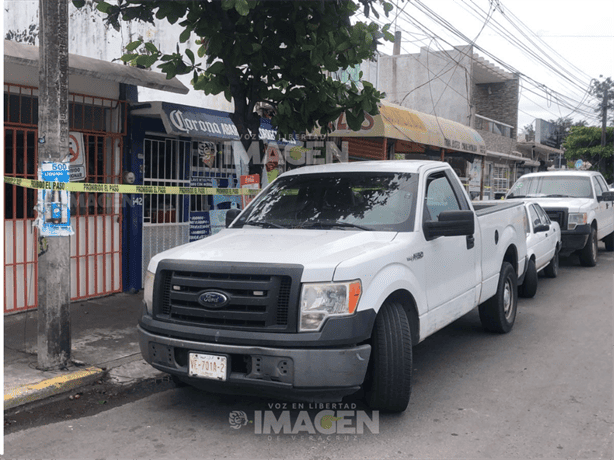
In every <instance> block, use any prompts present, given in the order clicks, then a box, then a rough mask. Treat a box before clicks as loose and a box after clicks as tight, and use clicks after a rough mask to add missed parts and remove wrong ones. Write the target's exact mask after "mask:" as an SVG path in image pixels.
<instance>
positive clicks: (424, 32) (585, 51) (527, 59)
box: [370, 0, 614, 131]
mask: <svg viewBox="0 0 614 460" xmlns="http://www.w3.org/2000/svg"><path fill="white" fill-rule="evenodd" d="M391 1H392V2H393V3H395V4H397V5H398V9H397V8H395V9H394V10H393V11H392V13H391V15H390V18H389V19H388V20H387V21H385V17H383V16H380V19H379V22H384V21H385V22H391V21H392V22H393V24H395V25H396V29H399V30H401V31H402V37H403V42H402V50H401V54H407V53H417V52H419V50H420V48H421V47H424V46H429V47H430V48H431V49H434V50H441V49H450V48H451V47H452V46H459V45H466V44H467V43H469V42H471V41H474V43H475V45H476V47H479V48H480V49H476V52H477V53H478V55H480V56H481V57H483V58H485V59H487V60H489V61H490V62H491V63H494V64H496V65H498V66H499V67H501V68H503V69H505V70H507V71H512V72H518V73H520V74H521V89H520V105H519V115H518V126H519V131H521V130H522V128H523V127H524V126H526V125H528V124H532V123H533V121H534V119H536V118H541V119H543V120H550V119H557V118H559V117H571V118H573V119H574V120H575V121H579V120H586V121H587V122H588V124H589V125H591V126H601V122H600V120H599V119H598V117H597V114H595V113H594V111H593V107H594V106H595V104H596V102H595V99H594V98H592V96H589V95H588V94H587V90H588V88H589V86H590V82H591V79H593V78H595V79H600V80H602V79H605V78H606V77H612V78H614V1H612V0H581V1H578V0H573V1H572V0H406V1H404V0H391ZM427 8H428V9H430V10H431V11H432V12H428V11H427V12H425V10H426V9H427ZM435 15H438V16H439V17H440V18H442V20H443V21H447V22H448V23H450V24H451V25H452V26H453V27H454V28H456V29H458V30H459V32H460V33H461V34H463V35H464V36H465V37H466V39H463V38H460V37H459V36H457V35H455V34H453V33H452V32H450V31H448V30H447V29H446V27H445V26H444V25H442V24H441V22H439V23H438V22H436V21H435V20H434V19H433V17H434V16H435ZM370 19H373V17H372V16H371V17H370ZM486 19H488V20H486ZM395 25H393V27H392V28H391V31H392V32H394V30H395ZM482 50H483V51H482ZM380 51H382V52H384V53H386V54H392V44H386V46H385V47H381V48H380ZM600 75H603V78H600ZM586 103H589V104H591V105H586Z"/></svg>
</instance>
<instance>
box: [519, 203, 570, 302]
mask: <svg viewBox="0 0 614 460" xmlns="http://www.w3.org/2000/svg"><path fill="white" fill-rule="evenodd" d="M525 211H526V212H527V260H528V265H527V269H526V273H525V277H524V282H523V283H522V284H521V285H520V286H519V288H518V292H519V294H520V295H521V296H522V297H533V296H534V295H535V293H536V292H537V280H538V276H537V274H538V273H539V272H541V271H542V270H543V272H544V274H545V275H546V276H547V277H548V278H556V277H557V275H558V274H559V251H560V250H561V227H560V226H559V223H558V222H553V221H551V220H550V217H548V214H546V211H544V209H543V208H542V207H541V206H540V205H539V203H531V202H527V203H525Z"/></svg>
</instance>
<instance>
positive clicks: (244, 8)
mask: <svg viewBox="0 0 614 460" xmlns="http://www.w3.org/2000/svg"><path fill="white" fill-rule="evenodd" d="M235 9H236V10H237V13H239V14H240V15H241V16H247V15H248V14H249V5H248V3H247V0H236V2H235Z"/></svg>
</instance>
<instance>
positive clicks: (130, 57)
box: [120, 54, 139, 62]
mask: <svg viewBox="0 0 614 460" xmlns="http://www.w3.org/2000/svg"><path fill="white" fill-rule="evenodd" d="M138 56H139V55H138V54H124V55H123V56H122V57H121V58H120V59H121V60H122V61H124V62H130V61H132V60H133V59H135V58H137V57H138Z"/></svg>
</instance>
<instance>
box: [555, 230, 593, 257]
mask: <svg viewBox="0 0 614 460" xmlns="http://www.w3.org/2000/svg"><path fill="white" fill-rule="evenodd" d="M590 233H591V226H590V225H588V224H587V225H578V226H577V227H576V228H575V229H574V230H563V231H561V253H562V254H563V255H565V254H571V253H572V252H573V251H577V250H579V249H582V248H583V247H584V246H586V242H587V241H588V236H589V235H590Z"/></svg>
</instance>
